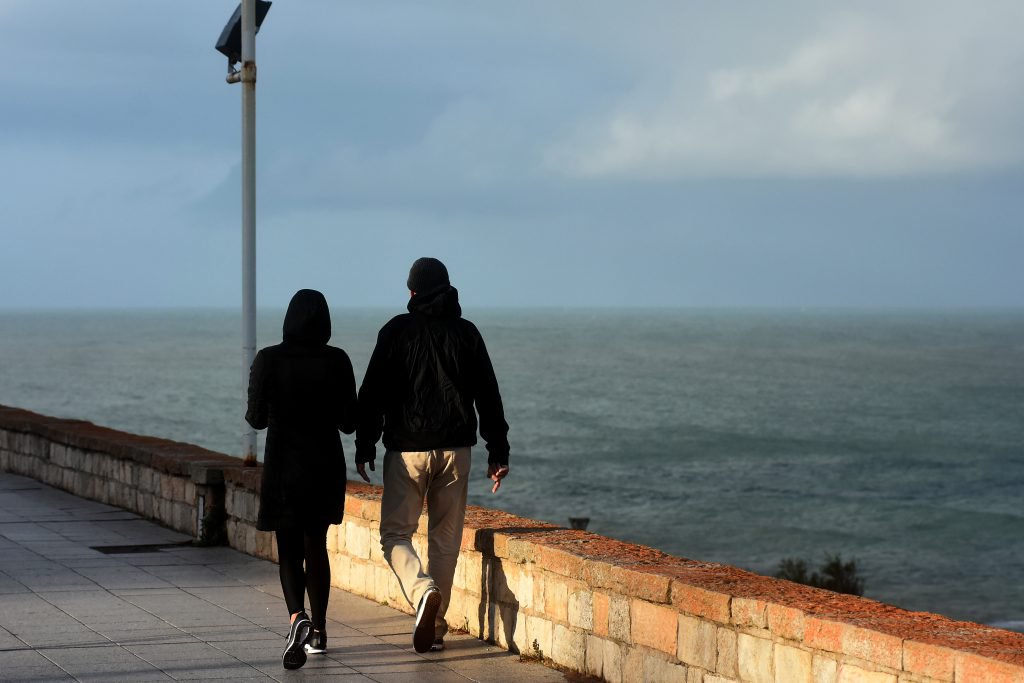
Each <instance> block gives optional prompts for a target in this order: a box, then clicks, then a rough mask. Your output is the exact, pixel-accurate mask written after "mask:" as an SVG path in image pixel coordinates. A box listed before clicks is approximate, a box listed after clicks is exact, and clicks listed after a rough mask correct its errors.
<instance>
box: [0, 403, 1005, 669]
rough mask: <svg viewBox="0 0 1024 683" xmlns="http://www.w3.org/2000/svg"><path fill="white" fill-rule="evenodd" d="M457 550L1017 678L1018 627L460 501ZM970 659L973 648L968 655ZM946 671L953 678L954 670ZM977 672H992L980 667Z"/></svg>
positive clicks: (54, 434)
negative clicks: (462, 518) (462, 515)
mask: <svg viewBox="0 0 1024 683" xmlns="http://www.w3.org/2000/svg"><path fill="white" fill-rule="evenodd" d="M0 429H3V430H7V431H11V432H22V433H28V434H34V435H37V436H40V437H44V438H46V439H48V440H50V441H53V442H56V443H61V444H66V445H68V446H74V447H77V448H80V449H85V450H91V451H99V452H103V453H107V454H111V455H113V456H115V457H117V458H122V459H126V460H131V461H134V462H137V463H142V464H145V465H147V466H149V467H152V468H154V469H156V470H158V471H160V472H164V473H167V474H171V475H179V476H189V473H190V472H191V473H192V474H193V475H194V473H195V468H196V467H197V466H198V467H200V468H211V469H219V470H221V471H222V472H223V480H224V481H225V482H227V483H228V484H230V485H232V486H234V487H237V488H240V489H244V490H249V491H256V492H258V489H259V477H260V473H261V468H259V467H256V468H243V467H241V466H240V464H241V460H240V459H239V458H235V457H232V456H228V455H224V454H221V453H216V452H214V451H210V450H207V449H204V448H200V447H198V446H194V445H191V444H185V443H179V442H175V441H170V440H167V439H160V438H155V437H148V436H139V435H135V434H129V433H126V432H122V431H118V430H114V429H109V428H106V427H101V426H97V425H94V424H92V423H90V422H85V421H81V420H67V419H60V418H53V417H47V416H45V415H39V414H36V413H32V412H29V411H26V410H22V409H19V408H11V407H5V406H0ZM381 490H382V489H381V488H380V487H379V486H371V485H366V484H363V483H359V482H354V481H349V482H348V495H347V498H346V503H345V510H346V516H351V517H353V518H362V519H366V520H370V521H376V520H377V519H378V518H379V510H380V505H379V500H380V495H381ZM463 550H469V551H477V552H480V553H482V554H483V555H484V556H487V557H493V558H497V559H499V560H507V561H508V562H510V563H512V564H523V563H535V564H536V565H537V566H539V567H540V568H542V569H543V570H545V571H548V572H552V573H554V574H557V575H561V576H564V577H568V578H570V579H573V580H577V581H582V582H583V583H584V584H586V585H587V586H588V587H590V588H591V589H592V590H595V591H597V590H600V591H607V592H609V593H614V594H619V595H623V596H627V597H628V598H630V599H635V600H639V601H642V602H643V603H644V604H646V603H651V604H653V605H655V606H657V605H662V606H665V607H667V608H670V609H672V610H675V611H678V612H680V613H684V614H687V615H693V616H694V617H697V618H700V619H704V620H707V621H710V622H714V623H717V624H722V625H727V626H731V627H733V628H736V629H737V630H738V631H740V632H742V631H743V629H767V630H768V631H770V632H771V633H772V634H773V635H774V636H777V637H779V638H782V639H785V640H787V641H795V642H796V643H798V644H801V645H802V646H804V647H806V648H809V649H810V650H812V651H825V652H829V653H836V654H838V655H847V656H849V657H853V658H857V659H861V660H867V661H871V662H876V663H878V664H881V665H882V666H885V667H888V668H889V669H894V670H905V671H917V672H918V674H919V675H920V676H922V677H926V676H927V677H930V676H934V677H935V679H939V678H941V679H942V680H954V676H953V671H954V669H956V670H957V671H961V670H970V669H971V668H972V667H975V668H976V670H979V671H980V670H985V671H988V670H989V669H990V666H989V664H987V663H985V662H984V661H982V660H994V661H995V662H1001V663H1002V664H1001V665H997V667H998V669H999V672H998V676H999V678H998V680H1000V681H1002V680H1005V681H1009V682H1012V683H1022V682H1024V634H1021V633H1015V632H1011V631H1006V630H1003V629H998V628H993V627H988V626H983V625H980V624H975V623H971V622H962V621H955V620H953V619H949V618H946V617H943V616H939V615H936V614H931V613H928V612H911V611H908V610H904V609H901V608H898V607H894V606H891V605H887V604H884V603H880V602H877V601H874V600H870V599H867V598H860V597H856V596H850V595H841V594H837V593H832V592H830V591H825V590H820V589H815V588H811V587H807V586H802V585H799V584H795V583H791V582H788V581H782V580H779V579H774V578H769V577H765V576H760V575H758V574H754V573H751V572H748V571H744V570H741V569H737V568H735V567H731V566H727V565H722V564H716V563H708V562H699V561H694V560H689V559H685V558H682V557H675V556H672V555H668V554H666V553H663V552H661V551H658V550H655V549H652V548H648V547H644V546H640V545H635V544H631V543H625V542H622V541H617V540H614V539H610V538H606V537H603V536H600V535H598V534H594V533H590V532H586V531H578V530H571V529H566V528H563V527H558V526H555V525H552V524H547V523H544V522H539V521H536V520H532V519H526V518H523V517H518V516H516V515H512V514H509V513H506V512H502V511H499V510H493V509H488V508H482V507H476V506H469V508H468V510H467V514H466V526H465V533H464V536H463ZM975 658H981V659H979V660H978V661H977V662H974V661H973V660H974V659H975ZM956 680H964V679H963V678H961V676H960V674H957V675H956ZM966 680H971V679H970V678H967V679H966ZM986 680H996V679H995V678H992V679H988V677H987V675H986Z"/></svg>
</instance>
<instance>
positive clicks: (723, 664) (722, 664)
mask: <svg viewBox="0 0 1024 683" xmlns="http://www.w3.org/2000/svg"><path fill="white" fill-rule="evenodd" d="M717 641H718V658H717V662H716V665H715V671H717V672H718V673H720V674H722V675H724V676H732V677H733V678H735V677H736V676H738V675H739V669H738V666H739V660H738V656H737V654H736V632H735V631H733V630H732V629H731V628H729V627H727V626H723V627H720V628H719V629H718V634H717Z"/></svg>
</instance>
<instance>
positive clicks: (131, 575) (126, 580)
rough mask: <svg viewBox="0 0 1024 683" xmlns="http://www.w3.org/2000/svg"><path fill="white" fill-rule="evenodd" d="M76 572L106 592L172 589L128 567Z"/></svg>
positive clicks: (85, 569)
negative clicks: (134, 589)
mask: <svg viewBox="0 0 1024 683" xmlns="http://www.w3.org/2000/svg"><path fill="white" fill-rule="evenodd" d="M76 571H77V572H78V573H79V574H81V575H82V576H85V577H87V578H89V579H92V580H93V581H94V582H96V584H97V585H99V586H102V587H103V588H106V589H108V590H117V589H121V590H127V589H130V588H173V587H174V584H172V583H168V582H167V581H164V580H163V579H161V578H160V577H158V576H155V575H154V574H152V573H151V572H148V571H143V570H142V569H139V568H138V567H133V566H130V565H122V566H119V567H109V566H108V567H102V566H101V567H79V568H77V569H76Z"/></svg>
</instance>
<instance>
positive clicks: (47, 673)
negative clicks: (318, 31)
mask: <svg viewBox="0 0 1024 683" xmlns="http://www.w3.org/2000/svg"><path fill="white" fill-rule="evenodd" d="M73 680H74V679H73V678H72V677H71V676H69V675H68V674H67V673H66V672H65V671H64V670H63V669H61V668H60V667H59V666H57V665H56V664H54V663H53V662H51V661H50V660H48V659H47V658H46V657H44V656H43V655H41V654H39V653H38V652H35V651H33V650H13V651H12V650H6V651H2V650H0V681H4V682H6V681H73Z"/></svg>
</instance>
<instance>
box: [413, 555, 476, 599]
mask: <svg viewBox="0 0 1024 683" xmlns="http://www.w3.org/2000/svg"><path fill="white" fill-rule="evenodd" d="M421 557H422V556H421ZM459 564H461V565H462V566H463V572H464V575H463V583H464V584H465V585H464V586H463V587H464V588H465V589H466V590H467V591H469V592H470V593H473V594H475V595H480V594H481V591H482V590H483V588H484V586H486V585H487V582H486V576H485V574H484V561H483V555H481V554H480V553H478V552H473V551H470V552H465V553H462V555H461V556H460V557H459Z"/></svg>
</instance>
